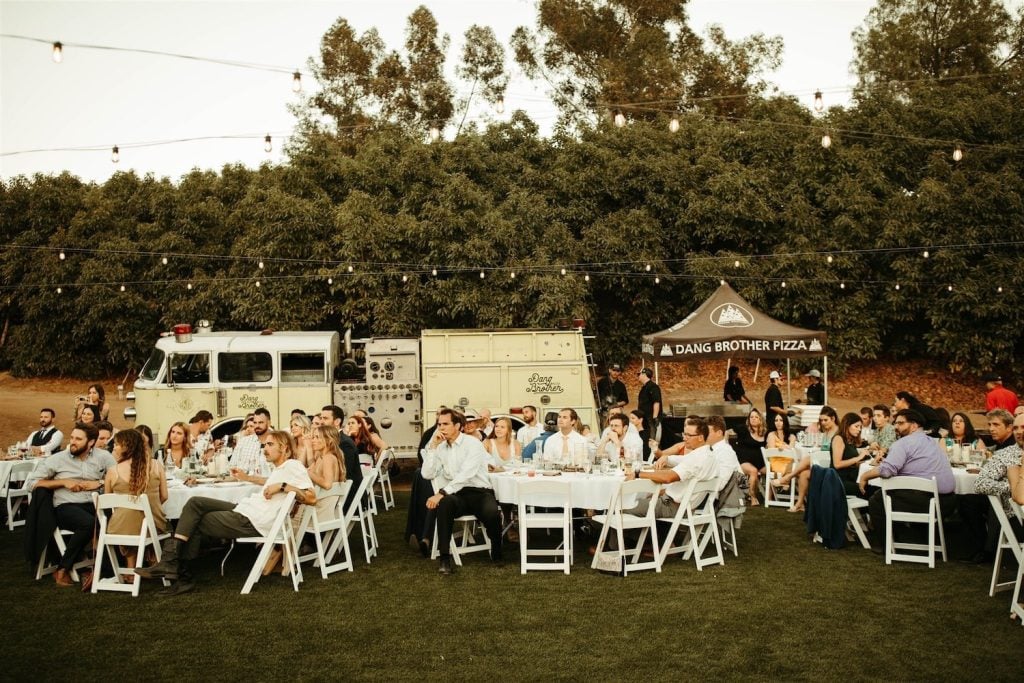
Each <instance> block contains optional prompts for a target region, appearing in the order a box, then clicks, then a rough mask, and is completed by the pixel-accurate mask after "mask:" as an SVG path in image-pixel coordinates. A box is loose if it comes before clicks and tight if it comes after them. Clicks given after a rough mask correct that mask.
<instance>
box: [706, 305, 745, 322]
mask: <svg viewBox="0 0 1024 683" xmlns="http://www.w3.org/2000/svg"><path fill="white" fill-rule="evenodd" d="M711 324H712V325H717V326H718V327H750V326H751V325H753V324H754V316H753V315H751V313H750V311H748V310H747V309H745V308H743V307H742V306H740V305H739V304H731V303H730V304H722V305H721V306H719V307H718V308H716V309H715V310H713V311H711Z"/></svg>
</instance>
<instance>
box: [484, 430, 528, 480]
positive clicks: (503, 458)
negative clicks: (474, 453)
mask: <svg viewBox="0 0 1024 683" xmlns="http://www.w3.org/2000/svg"><path fill="white" fill-rule="evenodd" d="M512 435H513V429H512V420H510V419H508V418H507V417H499V418H498V419H497V420H495V421H494V433H493V434H492V435H491V438H489V439H487V440H486V441H484V450H486V451H487V454H488V455H490V456H491V461H490V463H489V466H490V467H491V468H493V469H494V470H496V471H499V472H500V471H501V470H503V469H505V468H506V467H511V466H512V464H513V463H514V462H515V461H516V460H518V459H519V458H520V456H521V455H522V450H521V449H522V446H520V445H519V442H518V441H516V440H515V439H514V438H512Z"/></svg>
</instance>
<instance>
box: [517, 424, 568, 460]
mask: <svg viewBox="0 0 1024 683" xmlns="http://www.w3.org/2000/svg"><path fill="white" fill-rule="evenodd" d="M557 433H558V413H555V412H549V413H545V414H544V431H542V432H541V433H540V436H538V437H537V438H535V439H534V440H532V441H530V442H529V443H527V444H526V445H525V446H524V447H523V460H532V461H537V460H539V459H541V458H543V457H544V444H545V442H547V440H548V438H550V437H552V436H554V435H555V434H557ZM581 436H582V435H581ZM538 441H539V442H540V448H539V449H538V448H537V442H538ZM537 451H539V452H537Z"/></svg>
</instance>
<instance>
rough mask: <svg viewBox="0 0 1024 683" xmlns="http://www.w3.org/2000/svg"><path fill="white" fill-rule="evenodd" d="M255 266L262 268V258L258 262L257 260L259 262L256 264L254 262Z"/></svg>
mask: <svg viewBox="0 0 1024 683" xmlns="http://www.w3.org/2000/svg"><path fill="white" fill-rule="evenodd" d="M256 266H257V267H258V268H259V269H260V270H263V259H260V262H259V263H257V264H256Z"/></svg>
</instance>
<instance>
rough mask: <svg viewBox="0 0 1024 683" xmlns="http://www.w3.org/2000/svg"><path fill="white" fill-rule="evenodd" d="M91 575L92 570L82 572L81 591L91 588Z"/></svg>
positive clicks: (86, 591) (85, 591) (84, 591)
mask: <svg viewBox="0 0 1024 683" xmlns="http://www.w3.org/2000/svg"><path fill="white" fill-rule="evenodd" d="M92 577H93V572H83V573H82V592H83V593H88V592H89V591H91V590H92Z"/></svg>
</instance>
